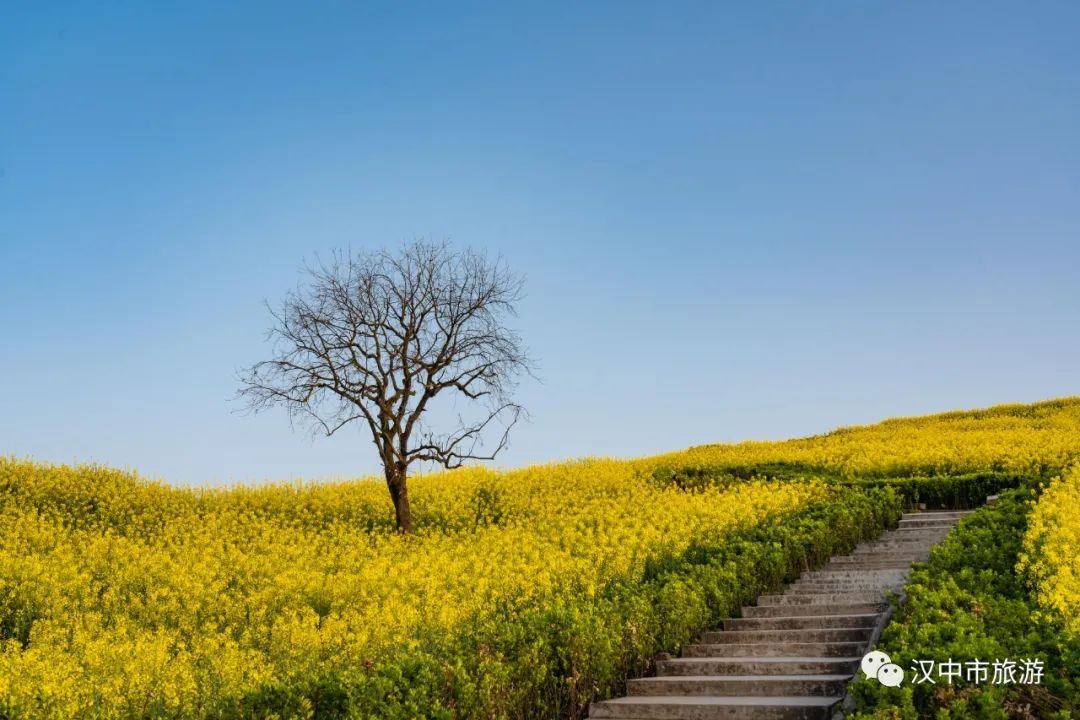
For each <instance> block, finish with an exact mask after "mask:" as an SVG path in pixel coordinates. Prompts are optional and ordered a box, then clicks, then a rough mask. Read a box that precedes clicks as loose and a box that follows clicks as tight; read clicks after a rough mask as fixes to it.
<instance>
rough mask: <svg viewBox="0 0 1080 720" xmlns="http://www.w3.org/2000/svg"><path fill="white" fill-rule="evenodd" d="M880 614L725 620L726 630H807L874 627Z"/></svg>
mask: <svg viewBox="0 0 1080 720" xmlns="http://www.w3.org/2000/svg"><path fill="white" fill-rule="evenodd" d="M879 617H880V615H879V614H878V613H866V614H862V615H798V616H791V617H766V618H729V619H727V620H724V631H725V632H730V631H732V630H807V629H817V630H822V629H826V628H862V627H873V626H874V624H875V623H876V622H877V620H878V618H879Z"/></svg>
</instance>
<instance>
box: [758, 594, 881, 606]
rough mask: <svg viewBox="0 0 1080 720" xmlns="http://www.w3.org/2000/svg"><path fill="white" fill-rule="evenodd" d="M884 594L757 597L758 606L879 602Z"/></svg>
mask: <svg viewBox="0 0 1080 720" xmlns="http://www.w3.org/2000/svg"><path fill="white" fill-rule="evenodd" d="M884 599H885V594H884V593H881V592H870V591H859V592H852V593H833V594H828V595H814V596H810V595H762V596H760V597H759V598H758V607H771V606H775V605H840V604H843V603H879V602H883V601H884Z"/></svg>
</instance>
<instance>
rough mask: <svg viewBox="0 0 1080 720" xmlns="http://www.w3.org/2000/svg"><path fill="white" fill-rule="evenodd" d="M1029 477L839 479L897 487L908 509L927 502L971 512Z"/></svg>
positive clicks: (935, 506) (998, 474)
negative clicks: (990, 498)
mask: <svg viewBox="0 0 1080 720" xmlns="http://www.w3.org/2000/svg"><path fill="white" fill-rule="evenodd" d="M1025 480H1026V478H1025V476H1023V475H1019V474H1016V473H1005V472H981V473H969V474H967V475H935V476H930V477H906V478H880V479H877V478H875V479H868V480H839V481H836V482H838V483H840V484H843V485H860V486H864V487H865V486H870V487H891V488H895V489H896V492H897V493H899V495H900V497H901V498H902V499H903V501H904V505H905V507H909V508H910V507H915V506H916V505H918V504H919V503H924V504H925V505H926V507H927V508H928V509H931V510H936V509H954V510H957V509H970V508H976V507H980V506H981V505H983V504H984V503H985V502H986V498H987V497H988V496H990V495H996V494H998V493H1000V492H1001V491H1003V490H1008V489H1010V488H1015V487H1018V486H1019V485H1021V484H1022V483H1024V482H1025Z"/></svg>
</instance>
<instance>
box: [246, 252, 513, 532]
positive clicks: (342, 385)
mask: <svg viewBox="0 0 1080 720" xmlns="http://www.w3.org/2000/svg"><path fill="white" fill-rule="evenodd" d="M306 275H307V281H308V282H307V283H306V284H303V285H301V286H300V287H299V288H298V289H297V290H296V291H294V292H292V293H290V294H288V295H287V296H286V298H285V300H284V301H283V302H282V304H281V306H280V308H279V309H277V310H275V309H273V308H271V307H270V306H269V305H268V306H267V308H268V309H269V310H270V313H271V315H272V316H273V319H274V323H273V326H272V327H271V329H270V331H269V332H268V339H271V340H273V341H274V350H273V358H272V359H270V360H266V361H264V362H260V363H256V364H255V365H253V366H252V367H250V368H248V369H246V370H244V371H243V372H242V373H241V375H240V380H241V383H242V389H241V390H240V392H239V395H240V397H241V398H243V399H245V400H246V401H247V403H248V406H249V407H250V408H251V409H252V410H254V411H256V412H257V411H259V410H262V409H264V408H267V407H270V406H278V405H280V406H284V407H285V409H286V410H288V412H289V416H290V420H301V421H305V422H307V423H309V424H310V425H311V426H312V429H313V430H314V431H315V432H316V433H324V434H326V435H327V436H330V435H333V434H334V433H336V432H337V431H338V430H340V429H342V428H343V427H346V426H348V425H350V424H352V423H353V422H354V421H359V422H361V423H362V424H365V425H366V426H367V428H368V430H370V432H371V437H372V440H373V442H374V443H375V447H376V448H377V449H378V452H379V458H380V460H381V461H382V465H383V471H384V474H385V476H386V485H387V488H388V489H389V491H390V497H391V499H392V500H393V503H394V510H395V513H396V516H397V525H398V528H399V529H400V530H401V531H402V532H406V533H407V532H409V531H410V530H411V528H412V514H411V512H410V510H409V492H408V486H407V480H408V474H409V468H410V466H412V465H413V464H414V463H418V462H431V463H437V464H438V465H441V466H443V467H446V468H456V467H459V466H461V465H462V463H464V462H465V461H467V460H490V459H493V458H494V457H495V456H496V455H497V454H498V453H499V451H500V450H502V449H503V448H504V447H506V443H507V439H508V437H509V433H510V429H511V428H512V427H513V426H514V424H515V423H516V422H517V421H518V419H519V418H520V417H521V414H522V412H523V408H522V407H521V406H520V405H518V404H516V403H515V402H514V401H513V400H512V398H511V394H512V391H513V390H514V388H515V387H516V381H517V378H518V377H519V376H520V374H521V373H523V372H525V373H528V372H529V371H530V368H531V361H530V360H529V358H528V356H527V354H526V351H525V349H524V347H523V346H522V343H521V338H520V337H519V336H518V335H517V334H516V333H515V332H513V331H512V330H510V329H509V328H508V327H507V325H506V320H507V319H508V318H509V317H511V316H514V315H515V306H516V304H517V302H518V300H520V299H521V297H522V280H521V278H519V277H517V276H515V275H513V274H512V273H511V272H510V271H509V270H508V269H507V268H506V266H505V265H504V264H503V263H502V262H500V261H495V262H491V261H489V260H488V259H487V258H486V257H485V256H484V255H482V254H480V253H477V252H474V251H472V250H456V249H454V248H453V247H452V246H450V245H449V244H446V243H433V242H426V241H414V242H411V243H407V244H405V245H404V246H402V247H401V248H400V250H399V251H397V252H389V251H379V252H374V253H359V254H353V253H342V252H339V253H335V255H334V256H333V258H332V260H331V261H329V262H327V263H323V262H319V263H318V264H317V265H316V266H314V267H309V268H307V272H306ZM440 395H446V396H452V397H456V398H457V399H461V398H464V399H465V400H467V401H470V402H469V403H468V404H469V405H470V407H472V408H473V411H474V414H475V417H472V416H470V417H471V419H469V420H465V419H464V418H463V417H461V416H460V415H459V416H458V421H457V423H456V426H455V428H454V429H453V430H452V431H450V432H447V433H438V432H436V431H435V430H434V429H432V428H431V427H429V425H428V424H427V423H425V417H426V415H427V414H430V413H429V411H430V409H431V406H432V403H433V401H434V400H435V398H436V397H438V396H440ZM491 430H494V431H495V433H496V436H497V440H496V441H495V444H494V446H493V447H492V449H491V450H490V452H484V451H483V450H482V448H483V447H484V445H483V436H484V435H485V434H486V433H487V432H488V431H491Z"/></svg>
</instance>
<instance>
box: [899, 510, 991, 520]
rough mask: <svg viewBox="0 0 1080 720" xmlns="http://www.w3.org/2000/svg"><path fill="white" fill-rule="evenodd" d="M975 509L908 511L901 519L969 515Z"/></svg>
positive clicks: (956, 517) (961, 516)
mask: <svg viewBox="0 0 1080 720" xmlns="http://www.w3.org/2000/svg"><path fill="white" fill-rule="evenodd" d="M973 512H975V511H974V510H923V511H921V512H906V513H904V514H902V515H901V516H900V519H901V520H904V519H908V518H955V519H960V518H964V517H967V516H968V515H970V514H971V513H973Z"/></svg>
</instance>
